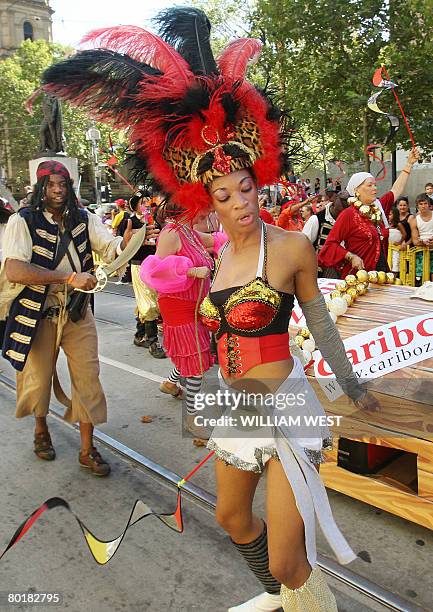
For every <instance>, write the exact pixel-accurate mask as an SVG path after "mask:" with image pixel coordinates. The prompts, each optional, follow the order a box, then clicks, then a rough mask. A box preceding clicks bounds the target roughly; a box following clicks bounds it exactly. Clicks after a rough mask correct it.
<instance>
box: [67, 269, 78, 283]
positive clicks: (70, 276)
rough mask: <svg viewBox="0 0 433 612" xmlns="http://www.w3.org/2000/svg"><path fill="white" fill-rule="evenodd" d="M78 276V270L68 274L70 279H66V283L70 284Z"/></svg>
mask: <svg viewBox="0 0 433 612" xmlns="http://www.w3.org/2000/svg"><path fill="white" fill-rule="evenodd" d="M76 276H77V273H76V272H72V274H70V275H69V276H68V280H67V281H66V284H67V285H70V284H71V283H72V281H73V280H74V278H75V277H76Z"/></svg>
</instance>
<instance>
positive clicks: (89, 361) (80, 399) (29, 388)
mask: <svg viewBox="0 0 433 612" xmlns="http://www.w3.org/2000/svg"><path fill="white" fill-rule="evenodd" d="M56 335H57V320H52V319H42V321H41V322H40V324H39V327H38V330H37V332H36V337H35V339H34V340H33V344H32V348H31V350H30V353H29V356H28V358H27V361H26V365H25V366H24V369H23V371H22V372H17V406H16V413H15V415H16V416H17V417H18V418H21V417H24V416H28V415H30V414H34V415H35V416H36V417H44V416H46V415H47V413H48V406H49V404H50V397H51V386H52V378H53V373H54V368H55V363H54V360H55V357H56ZM60 346H61V347H62V349H63V351H64V353H65V355H66V358H67V361H68V369H69V374H70V377H71V386H72V407H71V408H69V409H67V411H66V413H65V417H64V418H65V420H66V421H69V422H70V423H76V422H78V421H81V422H83V423H92V424H93V425H98V424H100V423H105V422H106V421H107V402H106V399H105V395H104V392H103V390H102V387H101V383H100V382H99V360H98V338H97V334H96V326H95V320H94V318H93V315H92V313H91V311H90V309H89V310H88V311H87V314H86V317H85V318H84V319H83V320H82V321H78V322H77V323H73V322H72V321H69V319H68V320H67V322H66V323H65V325H64V327H63V330H62V335H61V341H60Z"/></svg>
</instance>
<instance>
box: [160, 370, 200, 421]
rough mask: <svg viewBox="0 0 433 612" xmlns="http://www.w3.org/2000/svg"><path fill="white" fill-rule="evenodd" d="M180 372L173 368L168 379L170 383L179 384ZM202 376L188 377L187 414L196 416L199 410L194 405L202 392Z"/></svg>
mask: <svg viewBox="0 0 433 612" xmlns="http://www.w3.org/2000/svg"><path fill="white" fill-rule="evenodd" d="M179 378H180V372H179V370H177V369H176V368H173V369H172V371H171V372H170V376H169V377H168V381H169V382H171V383H173V384H175V385H176V384H177V383H178V382H179ZM201 381H202V376H188V377H187V378H186V412H187V414H196V412H197V410H196V409H195V405H194V397H195V396H196V394H197V393H198V392H199V391H200V388H201Z"/></svg>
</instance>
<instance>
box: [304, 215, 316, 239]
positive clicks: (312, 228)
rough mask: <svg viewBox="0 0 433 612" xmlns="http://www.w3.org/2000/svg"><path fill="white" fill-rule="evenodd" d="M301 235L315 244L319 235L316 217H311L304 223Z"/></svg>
mask: <svg viewBox="0 0 433 612" xmlns="http://www.w3.org/2000/svg"><path fill="white" fill-rule="evenodd" d="M302 233H303V234H305V235H306V236H307V238H308V239H309V240H310V242H315V241H316V239H317V236H318V234H319V219H318V218H317V215H311V217H310V218H309V219H308V221H307V222H306V223H305V225H304V227H303V229H302Z"/></svg>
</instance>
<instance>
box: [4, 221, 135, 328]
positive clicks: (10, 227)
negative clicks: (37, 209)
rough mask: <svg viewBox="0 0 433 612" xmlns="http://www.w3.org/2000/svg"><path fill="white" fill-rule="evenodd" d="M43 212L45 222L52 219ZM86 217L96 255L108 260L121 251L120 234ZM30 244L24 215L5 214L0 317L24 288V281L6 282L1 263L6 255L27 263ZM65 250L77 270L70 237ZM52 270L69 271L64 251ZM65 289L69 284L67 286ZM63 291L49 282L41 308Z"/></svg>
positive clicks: (66, 272)
mask: <svg viewBox="0 0 433 612" xmlns="http://www.w3.org/2000/svg"><path fill="white" fill-rule="evenodd" d="M44 216H45V218H46V219H47V221H49V223H55V221H54V220H53V216H52V215H51V213H48V212H44ZM88 219H89V222H88V226H87V227H88V231H89V238H90V246H91V248H92V251H94V252H95V253H96V254H97V255H99V256H100V257H101V259H102V260H103V261H104V262H107V263H109V262H110V261H113V259H115V257H116V255H118V254H119V253H120V252H121V249H120V244H121V242H122V240H123V238H122V236H117V237H114V236H112V234H111V233H110V232H109V231H108V230H107V228H106V227H104V224H103V223H102V221H101V220H100V219H99V217H97V216H96V215H93V214H91V213H88ZM32 245H33V243H32V238H31V235H30V231H29V228H28V226H27V223H26V221H25V219H23V218H22V217H21V216H20V215H18V214H14V215H12V216H11V217H9V219H8V223H7V225H6V231H5V233H4V237H3V245H2V247H3V249H2V250H3V253H2V257H3V258H2V268H1V277H0V278H1V293H2V296H1V297H2V299H1V300H0V319H1V318H2V316H1V313H4V311H5V310H6V312H7V310H8V309H9V306H10V304H11V303H12V301H13V300H14V299H15V298H16V297H17V295H18V294H19V293H21V291H22V290H23V288H24V285H18V284H16V283H9V282H8V281H7V280H6V275H5V271H4V263H5V262H6V260H7V259H17V260H18V261H24V262H26V263H30V261H31V259H32ZM68 251H69V253H70V255H71V259H72V261H73V262H74V265H75V267H76V270H77V272H80V271H81V264H80V259H79V257H78V253H77V251H76V249H75V246H74V243H73V242H72V241H71V242H70V243H69V247H68ZM56 270H60V271H62V272H64V273H65V275H69V274H71V273H72V272H73V270H72V267H71V264H70V263H69V259H68V257H67V255H65V256H64V257H63V259H62V260H61V262H60V263H59V265H58V266H57V268H56ZM69 289H71V288H70V287H69ZM64 294H65V284H55V285H50V286H49V289H48V295H47V299H46V302H45V308H49V307H50V306H54V305H58V303H59V301H62V296H63V295H64Z"/></svg>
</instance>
